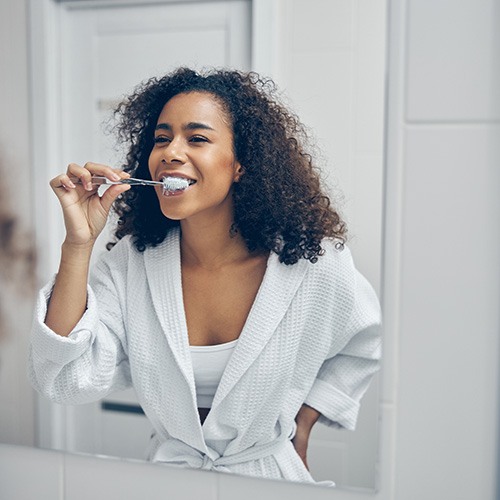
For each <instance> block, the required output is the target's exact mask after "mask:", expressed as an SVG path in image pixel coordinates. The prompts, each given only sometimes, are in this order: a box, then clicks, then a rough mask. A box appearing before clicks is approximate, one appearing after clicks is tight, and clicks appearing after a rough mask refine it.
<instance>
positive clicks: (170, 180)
mask: <svg viewBox="0 0 500 500" xmlns="http://www.w3.org/2000/svg"><path fill="white" fill-rule="evenodd" d="M161 181H162V182H163V191H164V192H165V191H182V190H184V189H187V188H188V187H189V186H190V185H191V184H194V182H195V181H193V180H192V179H185V178H184V177H164V178H163V179H162V180H161Z"/></svg>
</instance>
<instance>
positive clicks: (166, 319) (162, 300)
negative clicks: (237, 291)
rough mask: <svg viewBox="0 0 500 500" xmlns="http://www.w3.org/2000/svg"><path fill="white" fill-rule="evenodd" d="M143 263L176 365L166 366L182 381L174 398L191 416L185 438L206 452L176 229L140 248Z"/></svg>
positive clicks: (187, 417)
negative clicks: (152, 245)
mask: <svg viewBox="0 0 500 500" xmlns="http://www.w3.org/2000/svg"><path fill="white" fill-rule="evenodd" d="M144 263H145V268H146V274H147V278H148V283H149V288H150V290H151V297H152V301H153V307H154V309H155V311H156V314H157V316H158V320H159V322H160V325H161V327H162V330H163V333H164V334H165V336H166V339H167V343H168V345H169V347H170V349H171V351H172V353H173V355H174V358H175V361H176V365H177V366H175V367H174V366H172V367H167V369H169V370H175V369H178V370H180V371H181V373H182V375H183V376H184V379H185V381H186V386H185V387H179V388H177V389H178V390H177V393H178V398H179V401H180V402H182V404H179V408H190V410H191V411H190V412H189V415H186V417H185V418H186V419H187V420H189V419H192V424H193V425H192V426H190V428H191V429H192V430H193V433H194V434H193V435H191V436H190V439H189V441H190V442H193V438H194V442H195V443H197V446H196V447H197V448H198V449H199V450H201V451H203V452H206V444H205V441H204V439H203V435H202V431H201V424H200V420H199V417H198V410H197V404H196V389H195V383H194V375H193V368H192V363H191V354H190V352H189V339H188V334H187V324H186V316H185V313H184V300H183V297H182V276H181V259H180V246H179V230H177V229H175V230H172V231H170V233H169V234H168V236H167V238H166V239H165V241H164V242H163V243H161V244H160V245H158V246H157V247H148V248H147V249H146V250H145V251H144Z"/></svg>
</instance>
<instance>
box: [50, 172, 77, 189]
mask: <svg viewBox="0 0 500 500" xmlns="http://www.w3.org/2000/svg"><path fill="white" fill-rule="evenodd" d="M49 185H50V187H51V188H52V189H53V190H54V191H56V190H60V189H61V188H63V189H64V190H66V191H71V190H72V189H75V188H76V185H75V184H74V182H73V181H72V180H71V178H70V177H69V176H68V175H67V174H61V175H58V176H57V177H54V178H53V179H51V181H50V182H49Z"/></svg>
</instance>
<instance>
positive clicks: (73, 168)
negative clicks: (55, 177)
mask: <svg viewBox="0 0 500 500" xmlns="http://www.w3.org/2000/svg"><path fill="white" fill-rule="evenodd" d="M66 173H67V175H68V177H69V178H70V180H71V181H72V182H73V183H75V184H77V183H80V184H81V185H82V186H83V187H84V188H85V189H86V190H87V191H92V190H93V189H95V186H93V185H92V173H91V172H90V171H89V169H87V168H85V167H82V166H80V165H77V164H76V163H70V164H69V165H68V168H67V171H66Z"/></svg>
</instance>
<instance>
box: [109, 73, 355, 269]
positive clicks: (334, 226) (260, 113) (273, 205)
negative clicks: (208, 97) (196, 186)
mask: <svg viewBox="0 0 500 500" xmlns="http://www.w3.org/2000/svg"><path fill="white" fill-rule="evenodd" d="M188 92H207V93H210V94H212V95H213V96H214V97H215V98H216V99H217V100H218V101H219V102H220V104H221V105H222V108H223V109H224V110H225V111H226V113H227V115H228V117H229V119H230V120H231V126H232V129H233V134H234V154H235V157H236V159H237V160H238V162H239V163H240V165H241V166H242V167H243V172H244V175H243V176H242V177H241V178H240V181H239V182H237V183H235V184H234V186H233V199H234V224H233V229H234V228H236V230H237V231H239V232H240V234H241V236H242V237H243V239H244V241H245V243H246V245H247V247H248V250H249V251H251V252H253V251H274V252H275V253H277V254H278V256H279V260H280V262H283V263H285V264H294V263H296V262H297V261H298V260H299V259H300V258H304V259H308V260H309V261H311V262H316V261H317V259H318V256H319V255H322V253H323V250H322V247H321V241H322V239H323V238H325V237H326V238H335V239H337V240H338V241H339V244H340V245H342V244H343V243H344V240H345V233H346V227H345V223H344V222H343V221H342V220H341V218H340V216H339V214H338V213H337V211H336V210H334V209H333V208H332V207H331V204H330V200H329V198H328V196H326V195H325V194H324V193H323V192H322V190H321V186H320V176H319V173H318V171H317V169H316V168H315V166H314V165H313V160H312V157H311V155H310V154H309V153H308V152H306V151H305V145H306V144H307V132H306V130H305V128H304V126H303V125H302V124H301V123H300V121H299V120H298V118H297V117H296V116H295V115H294V114H293V113H291V112H290V111H289V110H288V109H287V108H286V107H285V106H284V105H282V104H281V103H280V101H279V99H278V91H277V88H276V85H275V84H274V83H273V81H272V80H270V79H267V78H263V77H261V76H259V75H258V74H257V73H254V72H249V73H244V72H240V71H232V70H210V71H207V72H203V73H201V72H196V71H194V70H192V69H188V68H179V69H177V70H176V71H174V72H172V73H170V74H167V75H166V76H164V77H162V78H151V79H150V80H148V81H146V82H145V83H143V84H141V85H140V86H138V87H137V88H136V89H135V90H134V93H133V94H132V95H131V96H129V97H128V98H127V99H126V100H124V101H123V102H122V103H120V105H119V106H118V108H117V109H116V111H115V117H117V118H118V124H117V125H116V127H115V128H116V130H117V132H118V138H119V141H120V142H123V143H126V144H127V145H128V148H129V149H128V154H127V157H126V164H125V165H124V166H123V168H124V170H125V171H127V172H129V173H130V174H132V175H133V176H134V177H140V178H143V179H150V178H151V177H150V173H149V169H148V158H149V155H150V152H151V150H152V148H153V146H154V129H155V126H156V124H157V120H158V117H159V115H160V113H161V111H162V109H163V107H164V105H165V104H166V102H167V101H169V100H170V99H171V98H172V97H174V96H175V95H177V94H180V93H188ZM114 210H115V212H116V213H117V214H118V216H119V220H118V226H117V229H116V231H115V237H116V239H118V240H119V239H121V238H123V237H124V236H125V235H129V234H130V235H131V236H132V238H133V241H134V244H135V246H136V248H137V249H138V250H139V251H144V250H145V248H146V247H147V246H155V245H157V244H159V243H161V242H162V241H163V240H164V239H165V237H166V235H167V233H168V231H169V230H170V229H171V228H173V227H176V226H178V225H179V222H178V221H174V220H171V219H168V218H167V217H165V216H164V215H163V213H162V212H161V210H160V205H159V201H158V198H157V196H156V195H155V193H154V192H153V191H152V190H149V189H142V188H141V189H132V190H129V191H127V192H125V193H123V194H122V195H121V196H120V197H119V199H118V200H117V201H116V202H115V207H114ZM114 244H115V243H113V242H110V243H108V249H109V248H111V247H112V246H113V245H114Z"/></svg>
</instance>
